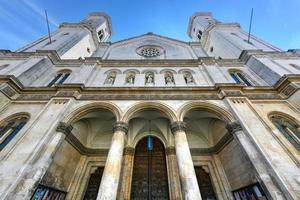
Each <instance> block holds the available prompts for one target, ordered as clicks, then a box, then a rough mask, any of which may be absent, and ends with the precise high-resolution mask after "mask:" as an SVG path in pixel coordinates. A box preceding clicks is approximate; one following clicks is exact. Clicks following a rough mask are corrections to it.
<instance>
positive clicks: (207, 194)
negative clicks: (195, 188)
mask: <svg viewBox="0 0 300 200" xmlns="http://www.w3.org/2000/svg"><path fill="white" fill-rule="evenodd" d="M195 172H196V176H197V181H198V185H199V189H200V193H201V197H202V199H203V200H207V199H209V200H214V199H217V198H216V195H215V192H214V189H213V185H212V183H211V179H210V176H209V174H208V173H206V172H205V171H204V169H203V168H202V167H195Z"/></svg>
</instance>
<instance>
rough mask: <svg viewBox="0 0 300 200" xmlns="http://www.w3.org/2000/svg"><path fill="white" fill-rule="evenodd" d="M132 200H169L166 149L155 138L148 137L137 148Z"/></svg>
mask: <svg viewBox="0 0 300 200" xmlns="http://www.w3.org/2000/svg"><path fill="white" fill-rule="evenodd" d="M131 199H133V200H140V199H145V200H152V199H156V200H167V199H169V188H168V174H167V166H166V155H165V148H164V146H163V144H162V143H161V142H160V140H159V139H157V138H155V137H152V136H148V137H146V138H144V139H142V140H141V141H140V142H139V143H138V144H137V146H136V149H135V156H134V166H133V177H132V186H131Z"/></svg>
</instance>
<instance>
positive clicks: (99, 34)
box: [98, 29, 104, 42]
mask: <svg viewBox="0 0 300 200" xmlns="http://www.w3.org/2000/svg"><path fill="white" fill-rule="evenodd" d="M103 37H104V31H103V29H101V30H100V31H98V38H99V41H100V42H101V41H102V39H103Z"/></svg>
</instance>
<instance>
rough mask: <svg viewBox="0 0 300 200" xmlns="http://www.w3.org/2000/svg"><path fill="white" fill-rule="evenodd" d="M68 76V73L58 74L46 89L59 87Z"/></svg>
mask: <svg viewBox="0 0 300 200" xmlns="http://www.w3.org/2000/svg"><path fill="white" fill-rule="evenodd" d="M69 76H70V72H59V73H58V74H57V75H56V76H55V77H54V78H53V80H52V81H51V82H50V83H49V84H48V86H47V87H52V86H53V85H54V84H57V85H61V84H63V83H64V82H65V81H66V79H67V78H68V77H69Z"/></svg>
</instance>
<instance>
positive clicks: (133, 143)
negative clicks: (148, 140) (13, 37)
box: [132, 132, 168, 149]
mask: <svg viewBox="0 0 300 200" xmlns="http://www.w3.org/2000/svg"><path fill="white" fill-rule="evenodd" d="M149 135H151V136H153V137H156V138H157V139H159V140H160V141H161V143H162V144H163V145H164V147H165V149H166V148H167V147H168V145H167V144H168V143H167V139H166V138H165V137H164V136H163V135H162V134H160V133H157V132H152V133H150V134H149V133H147V132H144V133H140V134H137V135H136V136H135V137H134V139H133V142H132V147H133V148H135V147H136V145H137V144H138V143H139V141H141V140H142V139H144V138H145V137H147V136H149Z"/></svg>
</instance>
